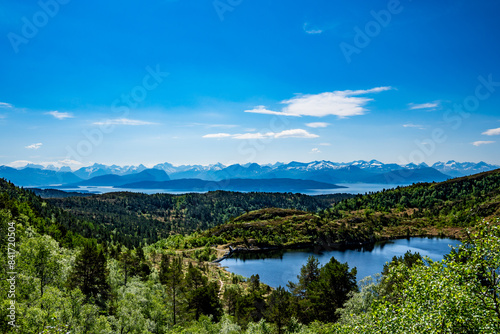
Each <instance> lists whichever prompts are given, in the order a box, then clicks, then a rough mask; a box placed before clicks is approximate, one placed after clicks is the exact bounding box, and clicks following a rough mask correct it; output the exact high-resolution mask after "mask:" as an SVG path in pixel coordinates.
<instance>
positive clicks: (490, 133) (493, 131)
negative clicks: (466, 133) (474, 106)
mask: <svg viewBox="0 0 500 334" xmlns="http://www.w3.org/2000/svg"><path fill="white" fill-rule="evenodd" d="M482 134H483V135H487V136H497V135H500V128H496V129H489V130H487V131H484V132H483V133H482Z"/></svg>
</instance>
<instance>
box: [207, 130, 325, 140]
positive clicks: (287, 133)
mask: <svg viewBox="0 0 500 334" xmlns="http://www.w3.org/2000/svg"><path fill="white" fill-rule="evenodd" d="M318 137H319V136H318V135H315V134H313V133H309V132H307V131H306V130H303V129H290V130H284V131H281V132H266V133H260V132H253V133H252V132H249V133H237V134H229V133H212V134H207V135H204V136H203V138H233V139H265V138H318Z"/></svg>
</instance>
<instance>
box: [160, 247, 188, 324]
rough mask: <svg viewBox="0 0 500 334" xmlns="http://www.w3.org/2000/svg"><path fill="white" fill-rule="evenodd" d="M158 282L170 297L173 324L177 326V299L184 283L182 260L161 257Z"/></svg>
mask: <svg viewBox="0 0 500 334" xmlns="http://www.w3.org/2000/svg"><path fill="white" fill-rule="evenodd" d="M159 278H160V282H161V283H162V284H163V285H165V286H166V287H167V289H168V291H169V294H170V295H171V296H172V307H173V312H172V313H173V315H172V316H173V324H174V326H175V325H176V324H177V319H176V315H177V302H178V300H177V298H178V296H179V293H180V291H181V288H182V283H183V281H184V273H183V272H182V259H181V258H180V257H174V258H173V259H172V261H170V260H169V258H168V257H166V256H163V257H162V261H161V264H160V274H159Z"/></svg>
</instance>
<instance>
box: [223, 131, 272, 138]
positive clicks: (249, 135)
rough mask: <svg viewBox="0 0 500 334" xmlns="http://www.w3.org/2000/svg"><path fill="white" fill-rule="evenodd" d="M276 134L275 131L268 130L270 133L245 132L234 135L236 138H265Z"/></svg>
mask: <svg viewBox="0 0 500 334" xmlns="http://www.w3.org/2000/svg"><path fill="white" fill-rule="evenodd" d="M273 136H274V133H273V132H268V133H260V132H256V133H243V134H236V135H233V136H232V137H233V138H234V139H263V138H271V137H273Z"/></svg>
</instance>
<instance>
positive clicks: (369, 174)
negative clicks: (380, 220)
mask: <svg viewBox="0 0 500 334" xmlns="http://www.w3.org/2000/svg"><path fill="white" fill-rule="evenodd" d="M497 168H500V166H497V165H492V164H487V163H485V162H482V161H481V162H478V163H474V162H456V161H453V160H452V161H448V162H436V163H434V164H433V165H432V166H429V165H427V164H425V163H422V164H418V165H417V164H413V163H411V164H407V165H398V164H395V163H388V164H386V163H382V162H380V161H377V160H370V161H365V160H357V161H352V162H332V161H324V160H322V161H312V162H296V161H292V162H290V163H280V162H278V163H275V164H266V165H259V164H257V163H248V164H244V165H240V164H235V165H230V166H226V165H223V164H221V163H217V164H213V165H208V166H203V165H182V166H174V165H172V164H170V163H168V162H165V163H162V164H157V165H155V166H153V167H152V168H148V167H146V166H144V165H142V164H141V165H138V166H117V165H111V166H108V165H103V164H94V165H92V166H88V167H82V168H80V169H78V170H76V171H72V170H71V169H70V168H69V167H61V168H57V167H54V166H42V165H34V164H28V165H26V166H24V167H20V168H12V167H7V166H0V177H3V178H6V179H8V180H11V181H12V182H14V183H15V184H17V185H21V186H44V185H51V184H77V183H78V182H81V181H84V180H87V182H85V183H86V184H92V179H93V178H97V177H101V178H100V179H99V182H101V183H102V180H103V178H102V176H105V175H117V176H127V175H135V174H137V175H139V176H138V177H137V179H138V181H142V179H141V175H143V176H144V177H145V179H144V181H152V179H150V178H151V177H152V175H154V173H152V172H148V170H158V171H162V172H165V173H166V174H167V177H168V178H169V179H170V180H179V179H202V180H211V181H212V180H213V181H219V180H227V179H236V178H240V179H273V178H291V179H303V180H312V181H319V182H329V183H356V182H364V183H388V184H405V183H413V182H431V181H443V180H446V179H449V178H451V177H458V176H465V175H471V174H476V173H480V172H485V171H489V170H493V169H497ZM115 179H116V180H118V179H117V178H115ZM89 180H90V182H89ZM117 182H118V181H117Z"/></svg>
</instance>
